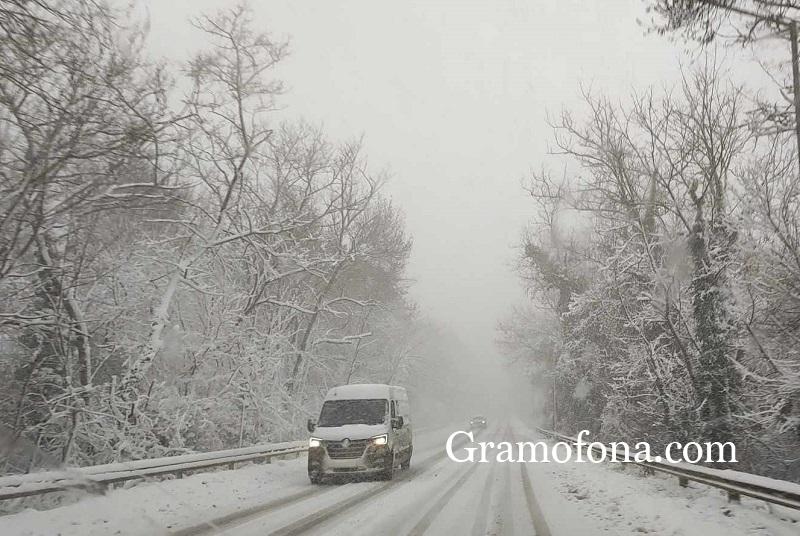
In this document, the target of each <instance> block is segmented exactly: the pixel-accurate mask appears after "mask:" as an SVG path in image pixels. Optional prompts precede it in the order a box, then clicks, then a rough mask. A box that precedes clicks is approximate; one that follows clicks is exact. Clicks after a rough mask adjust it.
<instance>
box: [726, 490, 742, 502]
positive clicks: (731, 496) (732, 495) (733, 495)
mask: <svg viewBox="0 0 800 536" xmlns="http://www.w3.org/2000/svg"><path fill="white" fill-rule="evenodd" d="M728 502H732V503H737V504H738V503H740V502H742V496H741V495H739V493H737V492H735V491H729V492H728Z"/></svg>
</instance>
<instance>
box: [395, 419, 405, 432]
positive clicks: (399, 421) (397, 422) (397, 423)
mask: <svg viewBox="0 0 800 536" xmlns="http://www.w3.org/2000/svg"><path fill="white" fill-rule="evenodd" d="M403 424H405V423H404V422H403V417H395V418H393V419H392V428H395V429H400V428H402V427H403Z"/></svg>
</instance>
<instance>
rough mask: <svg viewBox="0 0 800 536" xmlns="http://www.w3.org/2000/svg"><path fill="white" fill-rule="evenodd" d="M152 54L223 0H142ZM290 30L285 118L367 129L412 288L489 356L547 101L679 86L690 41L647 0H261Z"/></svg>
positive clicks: (516, 295) (272, 24)
mask: <svg viewBox="0 0 800 536" xmlns="http://www.w3.org/2000/svg"><path fill="white" fill-rule="evenodd" d="M145 4H146V6H147V9H148V10H149V13H150V17H151V38H150V39H151V42H152V44H153V49H154V52H155V53H156V54H158V55H162V56H166V57H170V58H174V59H181V58H184V57H185V56H186V53H187V51H189V50H194V49H197V47H198V46H202V38H201V36H200V35H199V34H198V33H197V32H196V30H194V29H193V28H191V27H190V25H189V24H188V22H187V19H188V17H189V16H192V15H196V14H198V13H200V12H203V11H205V12H213V11H215V10H216V9H218V8H220V7H224V6H226V5H232V4H233V2H228V1H223V0H216V1H212V0H146V2H145ZM251 5H252V6H253V8H254V10H255V12H256V18H257V20H258V21H259V23H262V22H263V28H264V29H267V30H269V31H270V32H271V33H272V34H273V35H275V36H290V37H291V43H292V44H291V56H290V57H289V58H288V59H287V60H286V61H285V63H284V65H283V66H282V67H281V69H280V75H281V77H282V78H283V79H284V80H285V81H286V83H287V85H288V87H289V89H290V91H289V93H288V94H287V95H286V96H284V97H283V99H282V102H283V103H284V104H285V105H286V107H287V112H288V114H289V115H291V116H298V117H303V118H305V119H307V120H310V121H311V122H314V123H321V124H323V125H324V126H325V129H326V130H327V131H328V132H329V133H330V134H331V135H332V136H333V137H336V138H339V139H350V138H353V137H357V136H360V135H361V134H364V135H365V141H366V149H367V154H368V155H369V158H370V162H371V164H372V165H374V166H375V167H378V168H381V167H387V168H388V169H389V170H390V171H391V175H392V180H391V182H390V184H389V185H388V189H387V191H388V192H389V193H390V195H391V196H392V197H393V199H394V200H395V201H396V203H397V204H398V205H399V206H401V207H402V209H403V210H404V211H405V214H406V217H407V224H408V229H409V231H410V233H411V234H412V235H413V237H414V250H413V253H412V258H411V263H410V276H411V278H413V279H414V280H415V281H416V282H415V284H414V285H413V287H412V296H413V298H414V299H415V300H416V301H417V302H418V303H419V304H420V305H421V307H422V309H423V311H424V312H425V313H426V314H428V315H429V316H431V317H432V318H434V319H436V320H438V321H440V322H443V323H445V324H447V325H449V326H451V327H452V328H453V329H455V330H456V332H457V333H458V334H459V335H460V336H461V337H462V338H463V339H464V340H465V342H467V343H468V344H469V345H470V346H472V347H473V348H475V349H476V351H477V352H479V353H481V354H485V355H487V357H490V356H491V355H492V354H493V353H494V352H495V350H494V348H493V345H492V341H493V339H494V336H495V334H494V327H495V325H496V322H497V320H498V319H499V318H501V317H502V316H504V315H505V314H506V313H507V312H508V311H509V310H510V308H511V306H512V305H513V304H514V303H517V302H521V301H522V300H523V299H524V296H523V293H522V290H521V287H520V285H519V283H518V281H517V279H516V276H515V275H514V274H513V272H512V270H511V266H510V265H511V261H512V259H513V257H514V255H515V252H514V250H513V246H514V245H515V244H516V243H517V242H518V241H519V236H520V231H521V230H522V228H523V226H524V225H525V223H526V221H527V220H528V219H530V217H531V215H532V211H533V207H532V204H531V203H530V202H529V200H528V199H527V198H526V196H525V193H524V192H523V190H522V189H521V187H520V181H521V179H522V178H523V176H525V175H526V174H527V172H528V170H529V169H537V170H538V169H540V168H541V166H542V165H543V164H546V163H547V161H548V160H551V161H552V162H551V163H552V164H553V165H555V166H556V169H558V166H559V165H560V164H559V163H558V162H557V161H554V160H553V158H552V157H551V158H549V159H548V158H547V157H546V152H547V146H548V142H549V141H550V140H551V130H550V129H549V127H548V126H547V124H546V114H547V112H548V111H550V113H551V114H557V113H558V112H559V111H560V110H561V109H562V107H567V108H574V107H575V106H576V105H577V103H578V96H579V92H580V85H581V84H583V85H584V86H585V87H591V88H592V89H593V91H597V92H604V93H607V94H609V95H618V96H620V97H621V98H623V99H624V97H625V96H627V95H628V94H629V93H630V92H631V89H632V88H638V89H642V88H644V87H646V86H647V85H650V84H655V85H657V86H661V85H663V84H667V85H672V84H674V83H675V81H676V80H677V77H678V74H679V69H680V62H681V61H683V63H684V64H687V63H688V61H689V60H688V59H687V58H686V57H683V59H681V58H682V54H681V50H682V48H684V47H685V46H684V45H681V44H680V43H671V42H669V41H668V40H667V39H666V38H663V37H660V36H657V35H655V34H652V35H645V30H644V28H643V27H641V26H639V25H637V18H645V17H646V14H645V11H644V9H645V6H644V4H643V3H642V1H641V0H598V1H591V0H527V1H523V0H482V1H467V0H460V1H455V0H452V1H447V0H405V1H400V2H382V1H379V0H336V1H328V0H252V1H251Z"/></svg>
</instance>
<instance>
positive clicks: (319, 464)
mask: <svg viewBox="0 0 800 536" xmlns="http://www.w3.org/2000/svg"><path fill="white" fill-rule="evenodd" d="M393 461H394V460H393V458H392V451H391V450H390V449H389V448H388V446H387V445H367V447H366V448H365V449H364V452H363V453H362V454H361V456H359V457H357V458H331V457H330V456H329V455H328V450H327V448H326V447H325V442H323V444H322V446H320V447H310V448H309V449H308V474H309V475H314V476H334V475H348V474H350V475H355V474H371V473H378V472H380V471H385V470H386V469H388V468H389V467H390V466H391V464H392V463H393Z"/></svg>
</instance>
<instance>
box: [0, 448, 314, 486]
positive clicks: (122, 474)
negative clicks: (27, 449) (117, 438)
mask: <svg viewBox="0 0 800 536" xmlns="http://www.w3.org/2000/svg"><path fill="white" fill-rule="evenodd" d="M307 450H308V444H307V443H306V442H305V441H293V442H290V443H280V444H273V445H261V446H255V447H244V448H238V449H230V450H220V451H215V452H204V453H198V454H185V455H181V456H167V457H165V458H151V459H148V460H135V461H131V462H120V463H112V464H105V465H93V466H89V467H80V468H76V469H69V470H64V471H48V472H41V473H29V474H25V475H11V476H6V477H0V500H6V499H17V498H20V497H29V496H32V495H41V494H44V493H51V492H54V491H66V490H69V489H86V490H92V491H97V492H102V491H105V489H106V488H108V487H109V486H110V485H112V484H115V483H118V482H125V481H127V480H136V479H143V478H148V477H158V476H164V475H169V474H172V475H176V476H177V477H178V478H182V477H183V475H184V473H187V472H190V471H198V470H202V469H210V468H212V467H221V466H228V468H229V469H233V468H234V467H235V465H236V464H237V463H244V462H254V461H262V460H265V461H266V463H270V461H271V460H272V458H281V457H284V456H290V455H293V454H294V455H297V456H300V453H302V452H306V451H307Z"/></svg>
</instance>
